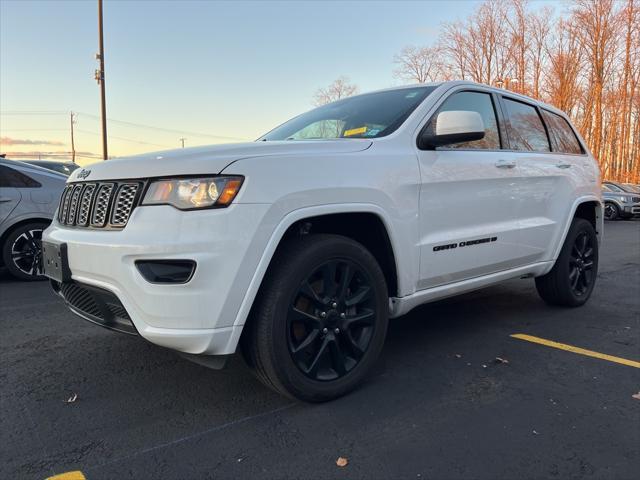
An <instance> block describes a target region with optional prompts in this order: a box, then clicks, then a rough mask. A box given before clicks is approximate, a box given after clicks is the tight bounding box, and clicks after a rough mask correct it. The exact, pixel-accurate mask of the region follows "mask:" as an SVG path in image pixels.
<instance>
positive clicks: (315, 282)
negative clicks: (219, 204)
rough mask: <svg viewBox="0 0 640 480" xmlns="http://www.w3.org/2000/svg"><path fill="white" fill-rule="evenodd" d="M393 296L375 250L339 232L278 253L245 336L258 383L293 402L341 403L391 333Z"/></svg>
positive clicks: (302, 241)
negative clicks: (390, 313)
mask: <svg viewBox="0 0 640 480" xmlns="http://www.w3.org/2000/svg"><path fill="white" fill-rule="evenodd" d="M388 311H389V303H388V292H387V287H386V283H385V278H384V275H383V273H382V270H381V269H380V266H379V265H378V263H377V262H376V259H375V258H374V257H373V255H371V253H370V252H369V251H368V250H367V249H366V248H364V247H363V246H362V245H361V244H359V243H357V242H355V241H353V240H351V239H349V238H346V237H342V236H338V235H307V236H304V237H299V238H296V239H293V240H289V241H288V242H287V243H286V244H284V245H282V246H281V247H280V249H279V254H278V255H277V256H276V257H275V258H274V260H273V263H272V266H271V267H270V270H269V272H268V274H267V276H266V277H265V280H264V282H263V286H262V288H261V291H260V293H259V296H258V298H257V299H256V303H255V304H254V308H253V310H252V314H251V318H250V321H249V324H248V325H247V326H246V329H247V330H246V331H245V332H244V333H243V352H244V354H245V358H247V362H248V363H249V365H250V366H252V367H253V368H254V370H255V372H256V374H257V376H258V378H259V379H260V380H261V381H262V382H263V383H264V384H266V385H267V386H269V387H271V388H273V389H275V390H276V391H278V392H280V393H282V394H285V395H287V396H289V397H293V398H297V399H300V400H304V401H310V402H322V401H327V400H331V399H334V398H337V397H339V396H341V395H344V394H345V393H347V392H349V391H350V390H352V389H354V388H355V387H356V386H357V385H358V384H360V383H361V382H362V381H363V380H364V379H365V378H366V376H367V374H369V373H370V372H371V369H372V367H373V364H374V363H375V361H376V359H377V358H378V356H379V354H380V352H381V350H382V346H383V343H384V339H385V336H386V332H387V323H388Z"/></svg>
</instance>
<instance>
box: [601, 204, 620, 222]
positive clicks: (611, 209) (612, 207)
mask: <svg viewBox="0 0 640 480" xmlns="http://www.w3.org/2000/svg"><path fill="white" fill-rule="evenodd" d="M618 217H620V209H619V208H618V206H617V205H616V204H615V203H611V202H605V204H604V218H605V219H606V220H617V219H618Z"/></svg>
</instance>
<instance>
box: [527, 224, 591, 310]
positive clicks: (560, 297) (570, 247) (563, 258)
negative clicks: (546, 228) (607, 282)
mask: <svg viewBox="0 0 640 480" xmlns="http://www.w3.org/2000/svg"><path fill="white" fill-rule="evenodd" d="M597 275H598V238H597V236H596V232H595V230H594V228H593V225H591V223H590V222H588V221H587V220H584V219H583V218H574V219H573V222H572V223H571V227H570V228H569V232H568V233H567V238H566V239H565V242H564V245H563V246H562V250H561V251H560V255H559V256H558V259H557V260H556V263H555V265H554V266H553V268H552V269H551V271H550V272H549V273H547V274H546V275H544V276H542V277H538V278H536V288H537V290H538V294H539V295H540V296H541V297H542V299H543V300H544V301H545V302H547V303H548V304H550V305H559V306H563V307H579V306H581V305H584V304H585V303H586V301H587V300H589V297H590V296H591V292H593V287H594V286H595V283H596V277H597Z"/></svg>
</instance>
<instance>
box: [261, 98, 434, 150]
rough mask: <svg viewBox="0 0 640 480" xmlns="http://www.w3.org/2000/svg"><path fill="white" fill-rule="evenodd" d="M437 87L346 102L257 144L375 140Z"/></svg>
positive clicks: (298, 119) (307, 115)
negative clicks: (311, 140)
mask: <svg viewBox="0 0 640 480" xmlns="http://www.w3.org/2000/svg"><path fill="white" fill-rule="evenodd" d="M435 89H436V87H432V86H431V87H415V88H402V89H398V90H388V91H386V92H377V93H368V94H365V95H358V96H356V97H351V98H345V99H344V100H338V101H337V102H333V103H329V104H327V105H324V106H322V107H318V108H316V109H315V110H311V111H310V112H307V113H303V114H302V115H299V116H297V117H295V118H293V119H292V120H289V121H288V122H286V123H284V124H282V125H280V126H279V127H277V128H276V129H274V130H272V131H271V132H269V133H267V134H266V135H265V136H264V137H262V138H260V140H309V139H314V138H376V137H383V136H385V135H389V134H390V133H391V132H393V131H394V130H396V129H397V128H398V127H399V126H400V125H402V123H403V122H404V121H405V120H406V119H407V117H408V116H409V115H410V114H411V112H413V111H414V110H415V109H416V107H417V106H418V105H420V103H421V102H422V101H423V100H424V99H425V98H427V96H428V95H429V94H430V93H431V92H433V91H434V90H435Z"/></svg>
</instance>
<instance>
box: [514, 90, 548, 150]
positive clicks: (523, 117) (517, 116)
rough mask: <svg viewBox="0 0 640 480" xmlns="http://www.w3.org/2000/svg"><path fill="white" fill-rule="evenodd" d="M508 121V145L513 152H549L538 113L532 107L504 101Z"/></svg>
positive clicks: (545, 133)
mask: <svg viewBox="0 0 640 480" xmlns="http://www.w3.org/2000/svg"><path fill="white" fill-rule="evenodd" d="M504 104H505V107H506V109H507V115H508V116H509V121H508V122H507V132H509V143H510V144H511V149H513V150H524V151H530V152H549V151H550V148H549V138H548V137H547V132H546V131H545V129H544V124H543V123H542V119H541V118H540V115H538V111H537V110H536V108H535V107H533V106H532V105H528V104H526V103H522V102H518V101H516V100H511V99H509V98H505V99H504Z"/></svg>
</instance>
